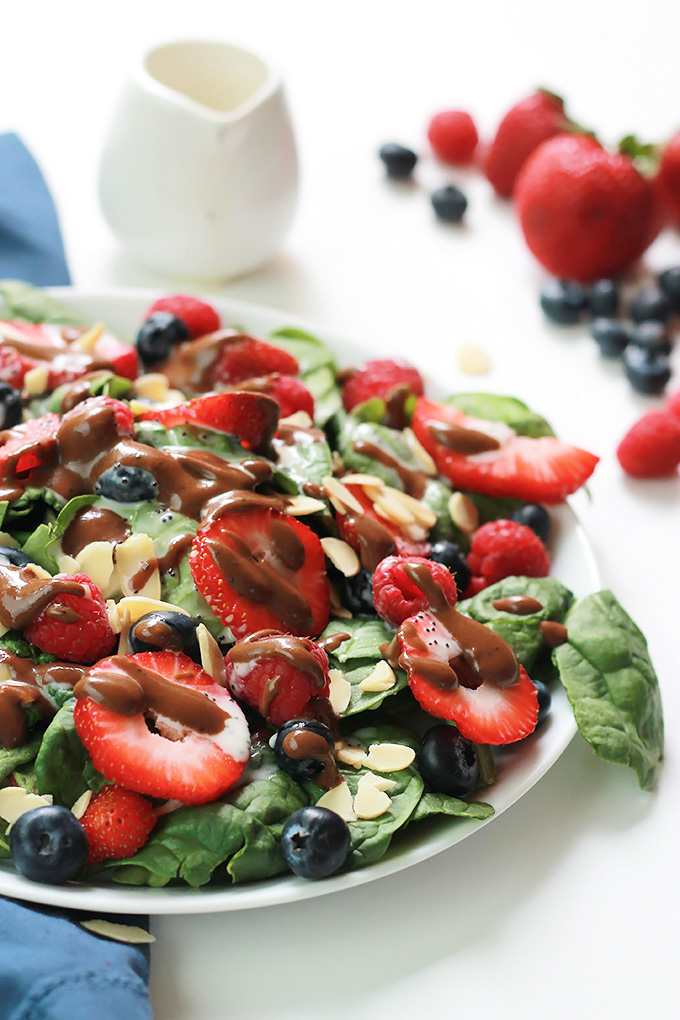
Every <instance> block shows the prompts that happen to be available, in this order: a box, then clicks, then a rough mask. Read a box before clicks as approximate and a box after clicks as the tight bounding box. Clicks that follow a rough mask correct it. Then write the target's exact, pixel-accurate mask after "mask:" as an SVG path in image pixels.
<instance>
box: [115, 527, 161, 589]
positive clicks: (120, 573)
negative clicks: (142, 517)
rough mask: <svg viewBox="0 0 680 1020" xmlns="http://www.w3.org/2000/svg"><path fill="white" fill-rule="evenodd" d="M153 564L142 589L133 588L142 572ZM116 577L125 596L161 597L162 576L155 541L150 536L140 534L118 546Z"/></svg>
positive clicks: (131, 536) (132, 536)
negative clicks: (137, 576) (136, 578)
mask: <svg viewBox="0 0 680 1020" xmlns="http://www.w3.org/2000/svg"><path fill="white" fill-rule="evenodd" d="M151 564H153V565H154V566H153V568H152V570H151V571H150V573H149V575H148V577H147V578H146V580H145V581H144V584H143V585H142V587H141V588H139V589H136V590H135V588H133V586H132V582H133V581H134V580H135V577H136V575H137V574H138V573H139V571H140V570H143V569H144V568H145V567H146V566H147V565H148V566H150V565H151ZM116 575H117V578H118V581H119V583H120V589H121V591H122V592H123V595H142V596H144V597H145V598H151V599H158V600H160V597H161V575H160V572H159V570H158V559H157V558H156V550H155V547H154V544H153V541H152V540H151V539H150V538H149V536H148V535H144V534H141V533H138V534H136V535H130V537H129V538H128V539H126V540H125V541H124V542H121V543H120V544H119V545H117V546H116Z"/></svg>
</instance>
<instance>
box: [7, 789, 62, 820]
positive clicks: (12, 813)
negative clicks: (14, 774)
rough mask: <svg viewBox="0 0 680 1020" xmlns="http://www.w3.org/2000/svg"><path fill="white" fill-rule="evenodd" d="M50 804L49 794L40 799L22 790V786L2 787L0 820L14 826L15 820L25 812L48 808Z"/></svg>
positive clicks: (36, 795) (38, 796)
mask: <svg viewBox="0 0 680 1020" xmlns="http://www.w3.org/2000/svg"><path fill="white" fill-rule="evenodd" d="M51 803H52V797H51V796H50V795H49V794H46V795H45V796H44V797H41V796H40V795H39V794H37V793H29V792H28V791H27V790H24V788H23V786H4V787H3V788H2V790H0V818H4V819H5V821H6V822H9V824H10V825H14V823H15V822H16V820H17V818H21V816H22V815H24V814H26V812H27V811H32V810H33V808H38V807H48V806H49V805H50V804H51Z"/></svg>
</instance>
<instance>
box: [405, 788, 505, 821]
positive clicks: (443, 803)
mask: <svg viewBox="0 0 680 1020" xmlns="http://www.w3.org/2000/svg"><path fill="white" fill-rule="evenodd" d="M493 813H494V809H493V808H492V807H491V805H490V804H484V803H483V802H482V801H477V800H473V801H470V802H469V803H468V802H467V801H466V800H459V799H458V797H449V795H448V794H446V793H432V792H429V791H428V792H427V793H424V794H423V795H422V797H421V798H420V800H419V801H418V803H417V804H416V809H415V811H414V812H413V814H412V815H411V818H410V820H409V822H421V821H422V820H423V819H424V818H433V817H434V816H435V815H453V816H454V817H456V818H479V819H484V818H490V817H491V815H492V814H493Z"/></svg>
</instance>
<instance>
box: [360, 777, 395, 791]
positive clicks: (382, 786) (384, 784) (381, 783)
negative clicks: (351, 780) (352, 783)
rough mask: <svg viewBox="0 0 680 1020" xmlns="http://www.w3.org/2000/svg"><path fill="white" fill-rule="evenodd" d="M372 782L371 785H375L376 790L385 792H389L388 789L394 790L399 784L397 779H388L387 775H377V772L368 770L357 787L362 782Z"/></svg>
mask: <svg viewBox="0 0 680 1020" xmlns="http://www.w3.org/2000/svg"><path fill="white" fill-rule="evenodd" d="M366 783H370V784H371V786H375V788H376V790H382V791H383V793H387V791H388V790H393V789H394V787H395V786H396V785H397V781H396V779H388V778H387V776H376V774H375V772H366V774H365V775H363V776H362V777H361V779H360V780H359V783H358V785H357V789H358V787H359V786H361V785H362V784H366Z"/></svg>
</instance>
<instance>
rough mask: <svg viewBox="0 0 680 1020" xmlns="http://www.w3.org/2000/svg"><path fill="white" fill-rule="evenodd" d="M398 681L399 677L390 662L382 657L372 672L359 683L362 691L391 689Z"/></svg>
mask: <svg viewBox="0 0 680 1020" xmlns="http://www.w3.org/2000/svg"><path fill="white" fill-rule="evenodd" d="M396 682H397V677H396V675H395V672H394V670H393V669H392V667H391V666H390V664H389V662H385V660H384V659H381V660H380V662H378V663H377V665H376V667H375V669H374V670H373V672H372V673H369V674H368V676H366V677H364V679H363V680H362V681H361V683H360V684H359V689H360V690H362V691H389V690H390V688H392V687H394V685H395V684H396Z"/></svg>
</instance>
